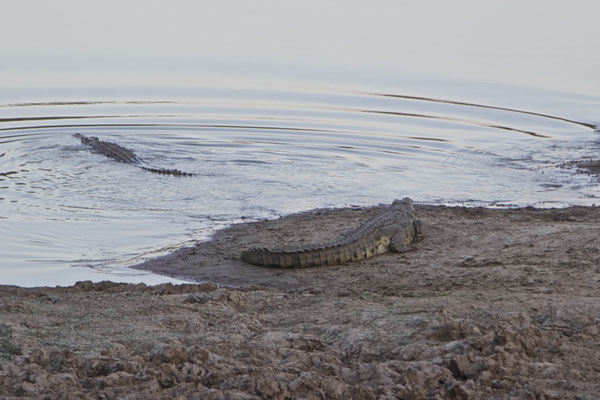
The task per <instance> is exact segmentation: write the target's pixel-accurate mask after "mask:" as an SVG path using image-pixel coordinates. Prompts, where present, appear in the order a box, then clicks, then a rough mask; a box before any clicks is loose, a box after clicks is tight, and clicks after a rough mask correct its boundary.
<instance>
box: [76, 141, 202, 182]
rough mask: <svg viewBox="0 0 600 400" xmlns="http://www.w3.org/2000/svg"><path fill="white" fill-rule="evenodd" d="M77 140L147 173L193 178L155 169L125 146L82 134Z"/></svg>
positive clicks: (162, 169)
mask: <svg viewBox="0 0 600 400" xmlns="http://www.w3.org/2000/svg"><path fill="white" fill-rule="evenodd" d="M73 136H75V137H76V138H78V139H80V140H81V143H83V144H84V145H86V146H88V147H89V148H90V149H91V151H92V152H94V153H98V154H102V155H104V156H106V157H110V158H112V159H114V160H117V161H119V162H122V163H126V164H131V165H135V166H136V167H138V168H141V169H143V170H145V171H150V172H154V173H157V174H165V175H174V176H192V175H193V174H190V173H188V172H183V171H180V170H178V169H165V168H154V167H151V166H149V165H147V164H146V163H145V162H144V161H143V160H142V159H141V158H139V157H138V156H137V155H136V154H135V153H134V152H132V151H131V150H128V149H126V148H125V147H123V146H119V145H118V144H116V143H111V142H106V141H104V140H100V139H98V138H97V137H95V136H89V137H88V136H84V135H82V134H80V133H76V134H75V135H73Z"/></svg>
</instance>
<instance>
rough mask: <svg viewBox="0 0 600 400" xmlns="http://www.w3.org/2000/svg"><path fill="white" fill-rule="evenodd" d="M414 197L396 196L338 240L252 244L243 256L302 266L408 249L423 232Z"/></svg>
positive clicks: (261, 261) (266, 264) (259, 262)
mask: <svg viewBox="0 0 600 400" xmlns="http://www.w3.org/2000/svg"><path fill="white" fill-rule="evenodd" d="M421 226H422V224H421V222H420V221H419V220H418V219H417V218H416V215H415V208H414V206H413V202H412V200H411V199H410V198H408V197H405V198H404V199H402V200H395V201H394V202H393V203H392V205H391V206H389V207H388V208H387V209H386V210H385V211H384V212H382V213H381V214H379V215H377V216H376V217H374V218H371V219H369V220H368V221H366V222H365V223H363V224H362V225H361V226H359V227H358V228H356V229H354V230H351V231H348V232H346V233H345V234H344V235H342V237H340V238H339V239H338V240H337V241H335V242H331V243H326V244H322V245H314V246H307V247H303V248H299V249H274V250H269V249H266V248H252V249H248V250H246V251H244V252H242V256H241V258H242V260H244V261H246V262H248V263H250V264H255V265H261V266H263V267H274V268H301V267H315V266H318V265H335V264H343V263H346V262H350V261H359V260H364V259H365V258H368V257H372V256H375V255H378V254H382V253H385V252H388V251H394V252H404V251H406V250H408V248H409V245H410V244H411V243H413V242H415V241H416V240H418V237H419V235H420V233H421Z"/></svg>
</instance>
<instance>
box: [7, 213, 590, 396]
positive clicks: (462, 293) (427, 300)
mask: <svg viewBox="0 0 600 400" xmlns="http://www.w3.org/2000/svg"><path fill="white" fill-rule="evenodd" d="M377 211H378V210H377V209H366V210H351V209H344V210H322V211H315V212H311V213H305V214H300V215H294V216H290V217H285V218H282V219H280V220H277V221H268V222H259V223H251V224H241V225H237V226H234V227H232V228H229V229H226V230H223V231H220V232H218V233H217V234H216V235H215V237H214V239H213V240H212V241H210V242H207V243H202V244H199V245H198V246H196V247H194V248H188V249H182V250H180V251H178V252H176V253H174V254H172V255H169V256H166V257H163V258H161V259H157V260H152V261H150V262H147V263H145V264H142V265H140V266H139V268H143V269H148V270H151V271H155V272H159V273H162V274H167V275H170V276H175V277H184V278H192V279H195V280H197V281H207V282H218V283H220V284H227V285H231V286H232V287H228V288H223V287H219V286H217V285H215V284H212V283H202V284H197V285H179V286H173V285H170V284H166V285H159V286H155V287H147V286H145V285H126V284H115V283H109V282H103V283H97V284H93V283H90V282H81V283H78V284H76V285H75V286H72V287H67V288H34V289H23V288H15V287H8V286H3V287H1V286H0V398H3V399H10V398H17V397H19V398H20V397H23V398H32V399H34V398H35V399H39V398H48V399H55V398H56V399H59V398H60V399H69V398H90V399H95V398H101V399H150V398H169V399H188V398H191V399H257V398H274V399H286V398H289V399H297V398H306V399H396V398H399V399H426V398H431V399H446V398H449V399H536V400H541V399H595V398H598V393H600V379H599V378H598V377H599V376H600V294H599V293H600V291H599V289H600V239H599V237H598V227H599V226H600V208H595V207H593V208H569V209H562V210H536V209H518V210H489V209H467V208H446V207H430V206H418V207H417V213H418V215H419V217H420V218H421V219H422V220H423V222H424V224H425V228H424V233H425V237H424V238H423V240H422V241H421V242H419V243H417V244H416V245H415V246H414V249H413V251H410V252H408V253H404V254H392V253H390V254H385V255H382V256H379V257H376V258H373V259H370V260H367V261H365V262H360V263H355V264H348V265H343V266H336V267H318V268H311V269H301V270H276V269H266V268H260V267H254V266H251V265H247V264H244V263H242V262H241V261H240V260H239V259H238V256H239V253H240V251H241V250H242V249H244V248H246V247H249V246H272V245H273V244H274V243H277V244H278V245H280V244H283V243H302V242H301V241H300V238H302V237H304V238H306V242H312V241H316V240H318V239H319V238H330V237H331V236H333V235H335V234H337V233H339V232H341V231H344V230H347V229H348V228H349V227H352V226H356V225H358V224H359V223H360V222H361V221H363V220H364V219H365V218H368V217H369V216H370V215H372V214H373V213H375V212H377Z"/></svg>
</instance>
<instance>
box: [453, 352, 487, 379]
mask: <svg viewBox="0 0 600 400" xmlns="http://www.w3.org/2000/svg"><path fill="white" fill-rule="evenodd" d="M448 369H449V370H450V372H452V375H454V377H455V378H457V379H470V378H475V377H476V376H477V375H478V374H479V372H480V370H481V367H480V366H479V363H478V362H476V361H475V360H474V359H473V357H472V356H470V355H467V354H463V355H459V356H456V357H453V358H452V359H451V360H450V364H449V366H448Z"/></svg>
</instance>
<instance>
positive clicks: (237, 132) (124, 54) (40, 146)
mask: <svg viewBox="0 0 600 400" xmlns="http://www.w3.org/2000/svg"><path fill="white" fill-rule="evenodd" d="M334 3H335V2H333V3H331V4H327V5H323V4H322V3H321V2H319V3H317V2H312V1H308V2H302V3H293V4H292V3H286V4H285V7H284V6H283V5H274V4H273V3H272V2H265V3H263V2H260V1H259V2H253V3H252V6H250V5H249V4H247V3H245V2H240V3H237V6H236V8H234V9H235V10H236V12H233V13H232V12H231V10H232V8H231V7H230V5H227V7H226V6H225V5H211V6H206V5H200V4H199V3H198V4H197V3H195V2H185V1H181V2H174V3H173V4H172V6H169V7H165V6H161V5H160V4H159V3H156V4H155V3H153V2H143V3H142V2H140V3H138V2H135V1H132V2H127V3H126V4H122V3H121V2H119V3H117V2H115V1H106V2H103V3H102V4H101V5H94V6H91V5H90V6H89V7H87V6H86V7H84V6H82V5H80V4H79V3H72V2H67V1H57V2H53V3H52V6H50V5H49V4H48V5H44V4H40V5H39V7H40V9H39V10H38V11H39V12H36V13H33V14H32V13H31V12H30V10H29V8H28V7H27V6H25V5H20V4H19V3H17V2H15V3H10V4H7V5H3V6H2V7H4V10H3V11H5V12H2V13H0V15H1V17H0V18H1V19H2V20H0V22H2V23H1V24H0V34H2V35H3V37H6V38H12V40H7V41H3V42H2V44H0V46H1V49H0V50H2V54H3V59H2V63H1V64H0V72H1V73H0V89H1V90H0V238H2V241H1V242H0V283H4V284H19V285H25V286H34V285H56V284H72V283H74V282H75V281H77V280H81V279H92V280H101V279H111V280H121V281H144V282H147V283H156V282H161V281H169V279H168V278H163V277H158V276H154V275H146V274H142V273H140V272H139V271H131V270H129V269H127V268H126V267H127V266H128V265H132V264H135V263H138V262H140V261H143V260H144V259H146V258H148V257H155V256H157V255H160V254H164V253H165V252H168V251H171V250H173V249H176V248H178V247H181V246H184V245H189V244H193V243H194V242H196V241H198V240H206V239H207V238H208V237H209V236H210V234H211V233H212V232H214V231H215V230H216V229H219V228H221V227H224V226H227V225H229V224H231V223H235V222H241V221H252V220H257V219H263V218H276V217H278V216H281V215H286V214H289V213H292V212H298V211H302V210H308V209H312V208H317V207H342V206H349V205H358V206H368V205H375V204H379V203H389V202H391V201H392V200H393V199H395V198H401V197H404V196H410V197H412V198H413V199H414V200H415V201H417V202H422V203H430V204H446V205H468V206H475V205H482V206H487V207H515V206H527V205H532V206H536V207H565V206H569V205H592V204H597V203H598V196H600V190H599V189H598V180H597V178H596V177H594V176H588V175H585V174H580V173H577V170H576V168H572V167H571V168H564V163H565V162H568V161H571V160H580V159H589V158H594V159H597V158H599V157H598V154H599V152H598V149H599V143H600V141H599V138H600V136H599V133H598V128H597V126H598V125H599V124H600V117H599V116H598V110H600V82H599V80H598V74H597V69H598V68H597V67H598V66H600V56H599V54H600V53H598V52H597V51H596V47H597V43H596V41H597V40H596V37H597V35H596V34H595V28H594V27H595V21H594V20H593V18H595V17H594V15H597V12H596V13H595V12H594V11H599V10H598V6H597V5H596V3H594V2H582V3H579V4H580V7H578V8H577V9H575V8H573V7H572V6H565V5H563V4H561V3H558V2H556V3H554V2H543V3H542V2H536V1H532V2H528V3H526V4H522V3H518V4H517V3H516V2H515V3H514V4H513V3H512V2H503V3H502V6H500V5H494V4H481V3H479V2H471V1H466V0H465V1H457V2H452V3H448V2H439V3H438V4H436V3H435V2H434V3H427V4H426V5H424V4H421V5H416V4H413V3H408V2H381V3H377V4H374V5H373V6H369V7H367V6H365V5H363V4H362V3H360V4H359V3H358V2H357V3H354V2H344V3H343V5H342V4H336V5H334ZM583 3H585V6H586V7H587V11H588V12H584V13H582V12H580V10H581V9H582V7H583V6H584V4H583ZM584 8H585V7H584ZM541 10H542V11H543V12H542V11H541ZM132 16H135V17H132ZM24 27H28V29H24ZM159 27H162V28H160V29H159ZM40 32H43V33H44V34H40ZM75 133H82V134H85V135H92V136H98V137H99V138H101V139H103V140H108V141H112V142H115V143H118V144H120V145H122V146H125V147H127V148H129V149H131V150H133V151H135V152H136V153H137V154H138V155H139V156H140V157H141V158H143V159H144V160H145V161H147V162H148V163H149V164H151V165H153V166H156V167H161V168H176V169H180V170H183V171H187V172H192V173H194V174H195V176H193V177H187V178H181V177H173V176H164V175H157V174H152V173H149V172H147V171H142V170H140V169H139V168H135V167H134V166H130V165H126V164H122V163H118V162H116V161H114V160H111V159H108V158H106V157H103V156H101V155H98V154H93V153H90V152H89V150H88V149H86V148H85V147H84V146H83V145H82V144H81V143H80V142H79V140H77V139H76V138H74V137H73V135H74V134H75ZM139 274H142V275H139Z"/></svg>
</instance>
